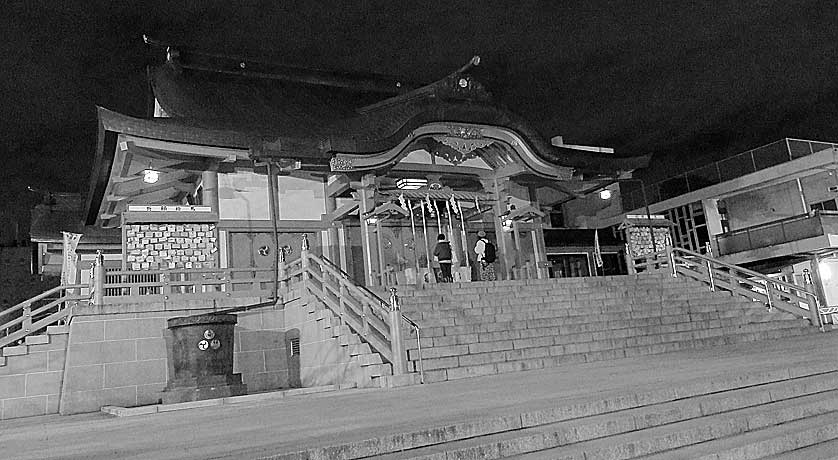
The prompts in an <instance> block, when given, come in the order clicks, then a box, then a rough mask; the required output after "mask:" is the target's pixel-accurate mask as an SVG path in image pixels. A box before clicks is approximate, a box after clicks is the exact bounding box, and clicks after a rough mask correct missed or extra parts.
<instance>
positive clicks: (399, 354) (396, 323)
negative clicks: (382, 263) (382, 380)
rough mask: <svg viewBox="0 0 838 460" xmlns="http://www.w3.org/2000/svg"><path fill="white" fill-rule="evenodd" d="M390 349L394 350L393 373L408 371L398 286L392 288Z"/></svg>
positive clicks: (399, 373)
mask: <svg viewBox="0 0 838 460" xmlns="http://www.w3.org/2000/svg"><path fill="white" fill-rule="evenodd" d="M390 349H391V351H392V352H393V363H392V364H393V375H402V374H404V373H406V372H407V360H406V356H405V351H404V342H403V341H402V309H401V306H400V305H399V296H398V295H396V288H390Z"/></svg>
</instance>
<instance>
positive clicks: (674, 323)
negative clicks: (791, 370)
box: [420, 313, 806, 345]
mask: <svg viewBox="0 0 838 460" xmlns="http://www.w3.org/2000/svg"><path fill="white" fill-rule="evenodd" d="M594 318H596V321H594V320H593V319H592V320H591V321H590V322H580V323H576V322H574V323H570V324H566V323H564V322H563V321H562V319H561V318H556V319H551V318H542V319H531V320H519V321H500V322H489V323H478V324H464V325H455V326H438V327H429V326H423V325H422V324H421V323H420V327H421V328H422V337H423V338H424V339H431V340H435V339H436V338H437V337H439V338H443V337H457V339H455V341H456V342H457V343H458V344H463V343H473V342H477V341H492V340H498V339H501V340H503V339H502V337H504V335H507V334H508V335H509V337H510V338H511V339H516V338H532V337H541V336H545V335H553V336H558V335H564V336H577V335H578V334H587V335H590V336H593V334H599V335H600V336H601V335H602V334H603V333H606V332H607V333H608V334H610V335H609V337H617V338H622V337H631V336H636V335H645V334H655V333H667V332H679V331H681V330H688V329H695V328H696V327H699V328H701V327H705V328H710V327H722V326H734V325H740V324H750V323H759V322H767V321H790V322H793V323H799V322H806V320H802V319H795V320H787V319H784V318H776V317H773V316H771V315H759V314H744V313H743V314H733V313H731V314H725V316H722V315H719V316H718V317H717V316H715V315H708V314H702V315H699V314H694V315H665V316H651V315H649V316H640V317H634V318H632V319H628V320H624V319H620V318H609V317H607V316H600V315H596V316H594ZM689 324H694V325H695V327H693V326H687V325H689ZM581 337H586V336H581ZM575 338H576V337H574V339H575ZM446 340H450V339H442V340H441V341H440V342H439V343H440V344H445V342H446ZM425 343H428V342H427V340H426V341H425ZM433 344H436V342H433V343H431V344H429V345H433Z"/></svg>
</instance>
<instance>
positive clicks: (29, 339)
mask: <svg viewBox="0 0 838 460" xmlns="http://www.w3.org/2000/svg"><path fill="white" fill-rule="evenodd" d="M23 342H24V343H25V344H26V345H43V344H46V343H49V336H48V335H29V336H26V338H25V339H24V341H23Z"/></svg>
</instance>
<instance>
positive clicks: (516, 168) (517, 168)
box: [495, 163, 527, 179]
mask: <svg viewBox="0 0 838 460" xmlns="http://www.w3.org/2000/svg"><path fill="white" fill-rule="evenodd" d="M525 172H527V169H526V168H524V167H523V166H521V165H519V164H517V163H511V164H506V165H503V166H501V167H500V168H498V169H496V170H495V177H496V178H498V179H501V178H505V177H512V176H515V175H518V174H522V173H525Z"/></svg>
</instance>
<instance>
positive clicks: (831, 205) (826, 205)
mask: <svg viewBox="0 0 838 460" xmlns="http://www.w3.org/2000/svg"><path fill="white" fill-rule="evenodd" d="M809 208H811V209H812V211H838V202H836V201H835V199H831V200H826V201H821V202H820V203H813V204H810V205H809Z"/></svg>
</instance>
